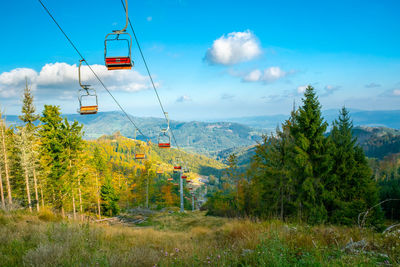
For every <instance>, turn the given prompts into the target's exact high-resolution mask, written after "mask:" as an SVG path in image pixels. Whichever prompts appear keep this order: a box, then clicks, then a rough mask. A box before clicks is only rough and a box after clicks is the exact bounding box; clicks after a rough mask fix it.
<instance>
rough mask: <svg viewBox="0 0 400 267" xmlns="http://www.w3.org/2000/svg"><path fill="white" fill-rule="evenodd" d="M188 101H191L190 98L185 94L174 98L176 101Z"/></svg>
mask: <svg viewBox="0 0 400 267" xmlns="http://www.w3.org/2000/svg"><path fill="white" fill-rule="evenodd" d="M188 101H192V99H191V98H190V96H187V95H183V96H180V97H178V99H177V100H176V102H188Z"/></svg>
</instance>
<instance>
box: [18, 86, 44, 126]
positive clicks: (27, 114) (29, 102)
mask: <svg viewBox="0 0 400 267" xmlns="http://www.w3.org/2000/svg"><path fill="white" fill-rule="evenodd" d="M22 103H23V104H22V115H21V116H19V119H20V120H21V121H23V122H24V123H25V124H26V126H27V128H28V131H32V130H33V129H34V128H35V125H34V122H35V121H37V120H38V119H39V118H40V116H39V115H37V114H35V112H36V108H35V105H34V104H33V95H32V93H31V89H30V88H29V86H28V80H27V79H26V85H25V89H24V96H23V99H22Z"/></svg>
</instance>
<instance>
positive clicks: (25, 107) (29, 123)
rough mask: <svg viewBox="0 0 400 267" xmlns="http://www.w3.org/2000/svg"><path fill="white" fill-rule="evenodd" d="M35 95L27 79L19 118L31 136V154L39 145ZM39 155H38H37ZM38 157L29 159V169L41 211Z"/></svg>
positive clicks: (29, 141) (29, 148) (27, 133)
mask: <svg viewBox="0 0 400 267" xmlns="http://www.w3.org/2000/svg"><path fill="white" fill-rule="evenodd" d="M33 99H34V97H33V95H32V93H31V89H30V87H29V86H28V79H26V84H25V89H24V94H23V99H22V110H21V113H22V115H21V116H19V119H20V120H21V121H23V122H24V123H25V128H26V129H25V130H24V131H26V135H27V136H29V140H27V144H28V145H29V147H27V151H29V152H30V153H36V152H37V151H36V147H37V146H36V143H37V137H36V136H35V130H36V127H35V125H34V122H35V121H37V120H38V119H39V118H40V116H39V115H37V114H35V111H36V108H35V105H34V104H33ZM36 154H38V153H36ZM36 159H37V157H36V156H32V157H30V158H29V161H28V162H27V164H28V166H27V169H29V172H30V173H29V175H32V176H33V183H34V190H35V201H36V209H37V211H39V209H40V207H39V194H38V182H37V176H36V173H37V171H36V169H37V160H36Z"/></svg>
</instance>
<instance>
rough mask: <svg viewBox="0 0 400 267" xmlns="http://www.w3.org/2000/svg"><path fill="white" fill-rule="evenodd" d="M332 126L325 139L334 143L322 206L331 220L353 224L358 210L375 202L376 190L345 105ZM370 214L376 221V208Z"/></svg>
mask: <svg viewBox="0 0 400 267" xmlns="http://www.w3.org/2000/svg"><path fill="white" fill-rule="evenodd" d="M332 125H333V127H332V131H331V134H330V136H329V138H330V140H331V141H332V142H331V143H332V144H333V146H334V149H333V150H332V159H333V168H332V170H331V175H330V179H329V180H328V181H327V182H326V189H327V193H326V196H327V197H326V198H325V200H326V205H325V206H326V207H327V209H328V214H329V216H330V220H331V221H332V222H333V223H340V224H354V223H356V221H357V217H358V214H359V213H361V212H363V211H365V210H367V209H368V208H369V207H372V206H374V205H375V204H377V203H378V190H377V186H376V184H375V182H374V181H373V180H372V170H371V168H370V167H369V165H368V162H367V160H366V157H365V155H364V152H363V150H362V148H361V147H360V146H359V145H358V144H357V139H356V138H355V137H354V136H353V123H352V121H351V119H350V116H349V111H348V110H347V109H346V108H345V107H343V108H342V109H341V111H340V113H339V118H338V120H335V121H334V122H333V124H332ZM328 192H329V193H328ZM374 216H375V217H374V221H375V222H376V223H379V221H380V220H381V218H380V216H381V214H380V211H379V210H376V212H375V213H374Z"/></svg>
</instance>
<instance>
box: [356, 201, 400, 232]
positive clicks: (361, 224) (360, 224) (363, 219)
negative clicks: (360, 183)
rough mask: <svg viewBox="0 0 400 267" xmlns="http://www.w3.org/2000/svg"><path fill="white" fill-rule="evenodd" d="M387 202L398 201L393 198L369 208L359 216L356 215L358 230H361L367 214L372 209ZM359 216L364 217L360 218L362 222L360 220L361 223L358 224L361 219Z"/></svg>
mask: <svg viewBox="0 0 400 267" xmlns="http://www.w3.org/2000/svg"><path fill="white" fill-rule="evenodd" d="M388 201H400V199H395V198H393V199H386V200H384V201H381V202H379V203H378V204H376V205H374V206H372V207H371V208H369V209H368V210H366V211H364V212H361V213H359V214H358V220H357V222H358V226H359V227H360V228H363V227H364V225H365V220H366V219H367V216H368V213H369V212H370V211H371V210H372V209H374V208H376V207H377V206H379V205H381V204H383V203H385V202H388ZM361 215H364V216H363V218H362V220H361V222H360V217H361Z"/></svg>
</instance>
